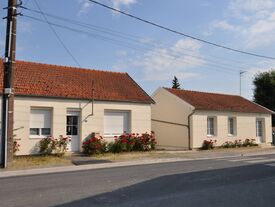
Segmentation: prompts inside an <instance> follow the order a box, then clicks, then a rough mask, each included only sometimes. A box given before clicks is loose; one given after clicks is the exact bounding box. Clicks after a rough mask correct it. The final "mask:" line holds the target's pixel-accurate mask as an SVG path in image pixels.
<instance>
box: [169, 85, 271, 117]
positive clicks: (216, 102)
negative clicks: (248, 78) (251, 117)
mask: <svg viewBox="0 0 275 207" xmlns="http://www.w3.org/2000/svg"><path fill="white" fill-rule="evenodd" d="M165 89H166V90H168V91H169V92H171V93H172V94H174V95H176V96H178V97H179V98H181V99H182V100H184V101H186V102H187V103H189V104H191V105H192V106H194V107H195V109H198V110H210V111H232V112H245V113H269V114H271V113H272V111H271V110H268V109H267V108H265V107H262V106H260V105H258V104H256V103H253V102H251V101H249V100H247V99H245V98H243V97H241V96H236V95H226V94H217V93H206V92H198V91H188V90H179V89H171V88H165Z"/></svg>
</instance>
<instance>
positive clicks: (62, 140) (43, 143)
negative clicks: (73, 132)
mask: <svg viewBox="0 0 275 207" xmlns="http://www.w3.org/2000/svg"><path fill="white" fill-rule="evenodd" d="M70 141H71V140H70V138H69V137H64V136H62V135H60V136H59V138H58V139H55V138H54V137H51V136H49V137H47V138H44V139H41V140H40V142H39V152H40V153H41V154H44V155H51V154H59V155H63V154H64V153H65V152H66V151H67V150H68V148H67V147H68V144H69V142H70Z"/></svg>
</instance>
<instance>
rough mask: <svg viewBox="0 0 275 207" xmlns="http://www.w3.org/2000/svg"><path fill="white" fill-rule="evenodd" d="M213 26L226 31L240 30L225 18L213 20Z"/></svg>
mask: <svg viewBox="0 0 275 207" xmlns="http://www.w3.org/2000/svg"><path fill="white" fill-rule="evenodd" d="M212 27H213V28H219V29H222V30H227V31H240V29H241V28H240V27H239V26H236V25H233V24H230V23H228V22H227V21H226V20H221V21H215V22H213V24H212Z"/></svg>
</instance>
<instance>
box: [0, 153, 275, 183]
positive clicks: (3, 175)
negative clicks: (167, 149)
mask: <svg viewBox="0 0 275 207" xmlns="http://www.w3.org/2000/svg"><path fill="white" fill-rule="evenodd" d="M269 154H274V152H262V151H261V152H253V153H249V152H248V153H238V154H236V155H226V156H217V157H207V158H202V157H198V158H162V159H160V158H156V159H146V160H136V161H121V162H113V163H101V164H87V165H79V166H62V167H51V168H38V169H26V170H16V171H2V172H1V171H0V178H8V177H16V176H28V175H41V174H52V173H62V172H77V171H84V170H96V169H106V168H115V167H130V166H140V165H152V164H160V163H173V162H184V161H199V160H215V159H225V158H235V157H240V156H245V157H249V156H257V155H269Z"/></svg>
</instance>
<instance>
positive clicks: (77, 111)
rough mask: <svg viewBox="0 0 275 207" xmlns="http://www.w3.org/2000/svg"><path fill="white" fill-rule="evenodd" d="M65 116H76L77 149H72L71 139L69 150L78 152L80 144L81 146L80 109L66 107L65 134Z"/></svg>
mask: <svg viewBox="0 0 275 207" xmlns="http://www.w3.org/2000/svg"><path fill="white" fill-rule="evenodd" d="M67 116H78V135H77V136H78V142H77V143H78V149H77V150H74V151H73V150H72V141H71V143H70V144H71V147H70V152H80V146H81V131H82V130H81V129H82V124H81V110H80V109H70V108H69V109H67V112H66V134H67ZM66 136H73V135H66Z"/></svg>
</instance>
